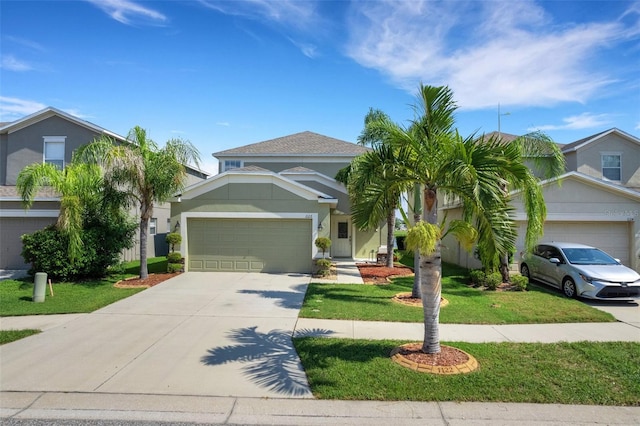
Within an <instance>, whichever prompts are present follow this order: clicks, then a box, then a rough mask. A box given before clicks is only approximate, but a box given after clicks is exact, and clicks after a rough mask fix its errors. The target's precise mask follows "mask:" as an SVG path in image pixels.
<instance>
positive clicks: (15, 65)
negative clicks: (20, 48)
mask: <svg viewBox="0 0 640 426" xmlns="http://www.w3.org/2000/svg"><path fill="white" fill-rule="evenodd" d="M0 67H2V69H5V70H9V71H18V72H22V71H31V70H32V69H33V67H32V66H31V65H29V64H27V63H26V62H23V61H21V60H19V59H16V58H15V57H14V56H13V55H3V56H2V62H1V63H0Z"/></svg>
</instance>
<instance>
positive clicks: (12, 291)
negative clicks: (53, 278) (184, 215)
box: [0, 257, 167, 316]
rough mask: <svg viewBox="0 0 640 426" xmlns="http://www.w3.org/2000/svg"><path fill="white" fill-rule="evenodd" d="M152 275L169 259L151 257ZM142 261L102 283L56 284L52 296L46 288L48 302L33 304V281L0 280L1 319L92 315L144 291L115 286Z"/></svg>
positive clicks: (133, 274) (163, 270) (131, 263)
mask: <svg viewBox="0 0 640 426" xmlns="http://www.w3.org/2000/svg"><path fill="white" fill-rule="evenodd" d="M148 261H149V272H150V273H154V272H165V271H166V268H167V260H166V258H164V257H156V258H151V259H149V260H148ZM139 268H140V262H139V261H135V262H128V263H126V264H124V265H123V269H122V273H120V274H114V275H111V276H108V277H106V278H104V279H101V280H93V281H83V282H76V283H69V282H62V283H57V282H54V283H53V293H54V295H53V296H51V295H50V293H49V286H48V285H47V288H46V293H45V294H46V295H45V301H44V302H42V303H34V302H33V279H32V278H24V279H19V280H3V281H0V316H18V315H47V314H69V313H85V312H93V311H95V310H97V309H100V308H102V307H104V306H107V305H109V304H111V303H113V302H116V301H118V300H120V299H124V298H126V297H129V296H131V295H133V294H136V293H138V292H140V291H142V290H143V289H140V288H136V289H124V288H116V287H114V286H113V285H114V284H115V283H116V282H117V281H119V280H121V279H123V278H126V277H131V276H135V275H137V274H138V272H139Z"/></svg>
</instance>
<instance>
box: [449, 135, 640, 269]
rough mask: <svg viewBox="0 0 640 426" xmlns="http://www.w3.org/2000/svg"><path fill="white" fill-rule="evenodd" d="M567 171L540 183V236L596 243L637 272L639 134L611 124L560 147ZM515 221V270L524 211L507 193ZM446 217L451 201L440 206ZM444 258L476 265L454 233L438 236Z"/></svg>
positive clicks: (452, 214) (453, 214)
mask: <svg viewBox="0 0 640 426" xmlns="http://www.w3.org/2000/svg"><path fill="white" fill-rule="evenodd" d="M562 152H563V153H564V155H565V158H566V164H567V173H565V174H564V175H562V176H560V177H558V178H556V179H551V180H547V181H543V182H542V183H541V185H542V188H543V194H544V198H545V203H546V206H547V218H546V222H545V225H544V236H543V237H542V238H541V241H566V242H575V243H582V244H588V245H592V246H596V247H599V248H601V249H603V250H605V251H606V252H608V253H609V254H611V255H613V256H614V257H615V258H618V259H620V261H621V262H622V263H623V264H625V265H627V266H629V267H631V268H632V269H635V270H636V271H640V139H638V138H637V137H635V136H632V135H630V134H628V133H625V132H623V131H621V130H618V129H610V130H607V131H604V132H601V133H598V134H596V135H593V136H589V137H587V138H584V139H581V140H579V141H576V142H573V143H570V144H567V145H564V146H562ZM512 199H513V206H514V208H515V213H514V217H515V219H516V221H517V224H518V235H519V238H518V241H517V253H516V255H515V256H514V258H513V261H514V263H513V264H512V269H514V270H517V269H518V264H519V261H520V255H519V253H520V252H521V251H522V250H524V234H525V230H526V215H525V212H524V208H523V205H522V201H521V198H520V195H519V194H518V193H513V194H512ZM442 209H443V210H444V211H447V212H448V213H449V218H451V219H453V218H457V217H459V216H460V211H459V208H457V206H455V205H451V206H443V208H442ZM443 246H444V247H443V260H445V261H447V262H452V263H456V264H459V265H462V266H465V267H469V268H478V267H480V262H479V261H478V260H477V259H475V258H474V257H473V255H472V254H470V253H468V252H466V251H465V250H463V249H462V248H461V247H460V245H459V243H458V242H457V241H455V239H453V238H446V239H445V241H443Z"/></svg>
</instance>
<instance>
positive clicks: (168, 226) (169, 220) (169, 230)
mask: <svg viewBox="0 0 640 426" xmlns="http://www.w3.org/2000/svg"><path fill="white" fill-rule="evenodd" d="M169 232H171V218H169V219H167V233H169Z"/></svg>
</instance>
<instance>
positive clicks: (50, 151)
mask: <svg viewBox="0 0 640 426" xmlns="http://www.w3.org/2000/svg"><path fill="white" fill-rule="evenodd" d="M65 139H66V136H45V137H44V162H45V163H50V164H53V165H54V166H56V167H58V168H59V169H60V170H62V169H63V168H64V141H65Z"/></svg>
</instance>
